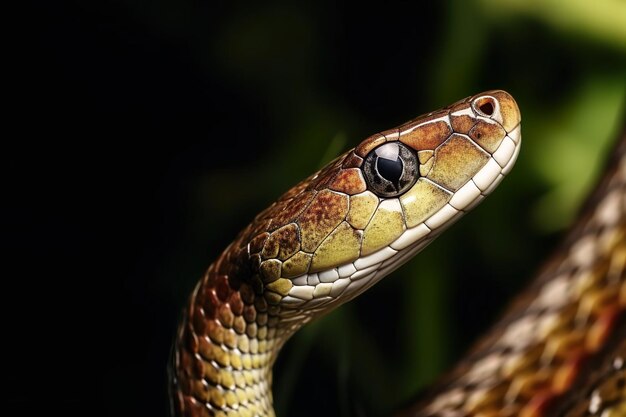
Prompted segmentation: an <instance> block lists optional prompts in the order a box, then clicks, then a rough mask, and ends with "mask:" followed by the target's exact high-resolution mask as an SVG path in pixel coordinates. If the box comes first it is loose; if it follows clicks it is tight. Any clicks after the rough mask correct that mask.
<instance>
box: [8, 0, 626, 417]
mask: <svg viewBox="0 0 626 417" xmlns="http://www.w3.org/2000/svg"><path fill="white" fill-rule="evenodd" d="M27 4H28V10H26V11H25V13H24V16H25V25H26V26H22V25H20V28H19V29H17V30H16V31H14V32H13V34H14V36H15V37H16V39H17V40H18V42H19V43H18V47H17V48H15V49H16V52H17V55H16V59H15V60H14V61H13V62H14V63H17V71H16V74H17V75H16V76H15V77H14V78H11V80H12V81H13V87H15V93H16V94H15V96H14V98H13V99H12V103H13V106H12V107H13V112H14V113H13V114H12V116H14V117H13V119H14V121H17V125H19V126H20V129H21V130H20V133H18V134H16V137H15V140H14V141H12V142H11V145H9V146H10V148H9V149H8V150H7V151H6V155H11V156H12V157H11V158H8V159H9V161H8V162H7V163H6V164H5V165H4V168H5V169H7V175H8V177H9V178H13V179H15V178H17V179H18V180H17V181H11V184H10V185H9V188H8V190H9V191H8V192H9V195H11V192H14V193H15V197H14V198H11V199H10V200H11V203H10V204H9V205H8V210H9V211H8V214H6V215H5V216H3V218H4V220H6V224H4V225H3V227H4V230H5V231H6V232H5V237H8V239H7V242H8V243H6V244H5V246H4V249H5V254H7V255H8V257H9V258H12V261H13V262H15V263H16V265H15V268H16V270H18V271H22V272H20V273H18V275H17V276H18V277H19V276H23V275H31V274H24V273H23V271H24V266H25V265H34V266H35V268H37V269H39V268H42V269H43V270H44V271H46V273H45V274H43V277H42V276H41V275H42V274H39V273H37V274H34V275H37V276H38V277H39V278H38V280H37V282H39V281H41V282H39V284H40V285H39V286H35V287H36V288H38V290H37V291H34V294H33V291H32V288H31V285H32V284H31V282H32V281H31V280H29V279H26V278H25V279H23V280H22V279H15V280H14V283H13V285H14V286H15V289H14V292H12V293H16V294H19V293H23V292H25V293H27V294H32V297H34V300H35V301H36V302H35V303H34V304H35V305H39V306H45V308H41V309H25V310H23V309H9V310H8V311H9V313H15V312H16V311H21V312H20V313H19V314H18V316H20V318H21V320H18V321H13V320H12V321H11V322H12V324H10V326H11V327H9V328H8V330H7V332H8V334H12V335H13V337H12V340H16V341H17V342H16V343H12V344H11V346H10V349H12V350H11V355H12V356H11V357H14V358H17V359H16V360H15V361H14V363H13V365H12V367H11V368H10V375H12V376H11V378H12V380H13V381H14V383H13V384H12V387H13V388H12V389H10V390H9V404H12V405H14V406H16V408H19V409H20V410H21V411H24V410H25V409H26V408H28V407H26V404H29V407H30V406H31V405H32V404H33V401H34V404H35V405H36V406H35V409H39V408H38V407H44V406H47V407H52V408H62V409H63V410H65V412H66V415H84V413H85V412H88V414H91V415H94V414H102V415H111V416H113V415H116V416H118V415H135V416H136V415H153V416H154V415H157V416H159V415H166V389H165V387H166V384H165V364H166V361H167V356H168V352H169V345H170V341H171V337H172V335H173V332H174V328H175V324H176V320H177V318H178V314H179V311H180V309H181V308H182V306H183V304H184V301H185V299H186V297H187V295H188V293H189V291H190V290H191V288H192V286H193V285H194V283H195V282H196V280H197V279H198V277H199V276H200V275H201V274H202V272H203V271H204V269H205V268H206V267H207V266H208V264H209V263H210V262H211V261H212V260H213V259H214V258H215V257H216V256H217V255H218V254H219V252H220V251H221V249H222V248H224V247H225V246H226V244H228V242H229V241H230V240H231V239H232V238H233V237H234V236H235V234H236V233H237V232H238V230H240V229H241V228H242V227H244V226H245V224H246V223H247V222H248V221H249V220H250V219H251V218H252V217H253V216H254V215H255V213H257V212H259V211H260V210H261V209H263V208H264V207H265V206H267V205H268V204H270V203H271V202H272V201H273V199H275V198H276V197H277V196H279V195H280V194H281V193H282V192H283V191H285V190H286V189H288V188H289V187H290V186H291V185H293V184H294V183H295V182H297V181H298V180H300V179H301V178H303V177H305V176H307V175H308V174H310V173H311V172H313V171H314V170H316V169H317V168H319V167H321V166H323V165H324V164H325V163H326V162H328V161H330V160H331V159H332V158H333V157H334V156H336V155H337V154H338V153H340V152H342V151H344V150H345V149H348V148H350V147H352V146H354V145H355V144H357V143H358V142H359V141H360V140H362V139H363V138H365V137H367V136H369V135H370V134H372V133H375V132H377V131H380V130H383V129H386V128H390V127H393V126H395V125H398V124H400V123H402V122H404V121H406V120H408V119H410V118H413V117H415V116H416V115H418V114H421V113H426V112H428V111H431V110H434V109H436V108H439V107H442V106H444V105H447V104H449V103H451V102H453V101H456V100H458V99H460V98H463V97H466V96H469V95H471V94H474V93H477V92H480V91H482V90H487V89H494V88H501V89H505V90H507V91H508V92H510V93H511V94H513V96H514V97H515V98H516V99H517V100H518V103H519V106H520V109H521V111H522V120H523V122H522V135H523V147H522V152H521V154H520V157H519V160H518V162H517V166H516V168H515V169H514V170H513V172H512V173H511V174H510V176H509V177H508V178H507V179H506V180H505V181H504V182H503V183H502V185H501V186H500V188H499V189H498V190H497V191H496V192H495V193H494V194H493V195H492V196H491V197H490V198H488V199H487V200H486V201H485V202H484V203H483V204H482V205H481V206H479V208H478V209H477V210H475V211H474V212H472V213H471V214H469V215H468V216H466V217H465V218H464V219H463V220H461V221H460V222H459V223H458V224H457V225H456V226H455V227H454V228H452V229H451V230H450V231H449V232H447V233H446V234H445V235H444V236H442V237H441V238H439V239H438V240H437V241H436V242H435V243H433V244H432V245H431V246H430V247H428V248H427V249H426V250H425V251H424V252H422V253H421V254H420V255H419V256H417V257H416V258H415V259H414V260H412V261H411V262H410V263H408V264H407V265H405V266H404V267H402V268H400V269H399V270H398V271H397V272H395V273H394V274H392V276H390V277H389V278H387V279H385V280H383V281H382V282H381V283H380V284H378V285H377V286H376V287H374V288H373V289H371V290H370V291H369V292H368V293H366V294H364V295H362V296H361V297H359V298H358V299H356V300H355V301H354V302H351V303H350V304H349V305H346V306H343V307H342V308H340V309H339V310H337V311H335V312H333V313H332V314H330V315H328V316H327V317H325V318H323V319H322V320H320V321H319V322H316V323H314V324H312V325H310V326H307V328H305V329H304V330H303V331H301V332H300V333H298V334H297V335H296V336H295V337H294V338H293V340H291V341H290V342H289V343H288V345H287V346H286V348H285V349H284V352H283V354H282V355H281V357H280V358H279V361H278V364H277V366H276V375H275V388H274V395H275V403H276V408H277V411H278V415H279V416H288V415H291V416H294V415H297V416H319V415H329V416H341V417H345V416H379V415H385V414H387V413H389V412H390V411H392V410H394V409H397V408H398V407H399V406H401V405H403V404H406V403H407V402H408V401H410V400H411V399H412V398H414V397H415V396H416V395H417V394H418V393H419V391H420V389H422V388H423V387H425V386H426V385H428V384H429V383H431V382H432V381H433V380H434V379H435V378H436V377H437V375H439V374H441V372H442V371H444V370H445V369H446V368H447V367H449V366H450V365H451V364H452V363H453V362H454V361H455V360H456V359H458V357H459V356H460V355H461V354H462V353H463V351H464V350H465V349H467V348H468V346H469V345H470V344H471V342H472V341H473V340H475V339H476V337H477V336H478V335H479V334H480V332H481V331H483V330H485V329H486V328H487V327H488V326H489V324H490V323H492V322H493V320H495V318H497V315H498V313H499V312H500V311H501V310H502V309H503V307H504V306H505V305H506V304H507V302H508V301H509V300H510V299H511V297H512V296H513V295H514V294H515V293H516V292H518V291H519V290H520V289H521V288H522V287H523V286H524V283H525V282H528V280H529V279H530V278H531V277H532V273H533V271H535V270H536V269H537V267H538V266H539V265H540V263H541V260H542V259H544V258H545V257H546V256H547V255H548V254H549V252H550V249H551V248H552V247H554V245H555V243H556V242H557V241H558V238H559V236H560V235H561V233H562V231H563V230H565V229H566V228H567V226H568V224H570V222H571V220H572V219H573V218H574V215H575V212H576V210H577V207H578V206H579V205H580V203H581V201H582V200H583V198H584V196H585V194H586V193H587V192H588V191H589V189H590V187H591V186H592V185H593V183H594V181H595V180H596V179H597V177H598V175H599V173H600V172H601V169H602V162H603V160H604V158H605V157H606V155H607V152H608V151H609V150H610V146H611V141H612V139H613V138H615V137H616V135H617V133H618V131H619V130H620V128H621V126H622V123H623V122H624V112H625V111H624V105H625V100H626V3H625V2H623V1H617V0H602V1H595V2H589V1H582V0H552V1H521V0H517V1H516V0H501V1H495V0H472V1H469V0H464V1H461V0H451V1H445V2H430V3H426V4H422V5H420V4H417V2H408V1H406V2H385V4H384V5H383V4H382V3H381V4H376V5H366V4H363V3H362V4H359V5H350V4H347V3H337V2H331V1H317V2H311V3H300V4H295V3H292V2H286V1H266V2H262V3H261V2H243V3H242V2H237V3H236V4H235V3H232V4H231V3H228V2H204V1H199V0H195V1H191V0H188V1H173V0H154V1H151V2H140V1H131V0H126V1H122V0H118V1H111V2H102V3H99V2H78V1H76V2H72V1H66V2H61V3H49V2H41V3H33V4H30V3H27ZM5 178H6V176H5ZM33 254H35V255H34V257H33ZM51 294H54V297H53V296H52V295H51ZM42 310H43V311H45V312H46V314H45V315H44V316H45V317H46V320H43V321H42V316H41V315H42ZM33 322H36V323H41V324H40V325H39V326H38V329H37V332H35V333H36V334H38V335H39V336H41V337H37V338H35V339H36V340H34V339H33V333H32V332H31V328H30V326H27V325H24V324H23V323H33ZM42 339H43V340H45V342H44V343H43V345H42V344H41V340H42ZM32 342H36V343H32ZM42 349H43V352H45V355H44V357H46V358H52V359H51V360H46V361H45V362H44V363H45V366H43V369H42V366H41V365H40V364H39V363H38V361H33V360H32V358H33V357H39V356H40V355H41V354H42ZM14 368H15V369H14ZM33 375H34V376H35V378H33ZM41 378H43V380H44V381H46V384H44V386H45V388H42V387H41V386H38V388H36V389H34V388H32V384H33V381H39V382H41ZM77 381H78V382H77Z"/></svg>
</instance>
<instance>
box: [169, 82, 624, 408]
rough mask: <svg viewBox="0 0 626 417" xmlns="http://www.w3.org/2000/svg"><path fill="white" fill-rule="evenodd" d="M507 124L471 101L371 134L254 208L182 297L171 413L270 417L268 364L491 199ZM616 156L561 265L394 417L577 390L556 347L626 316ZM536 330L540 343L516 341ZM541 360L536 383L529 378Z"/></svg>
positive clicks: (503, 98)
mask: <svg viewBox="0 0 626 417" xmlns="http://www.w3.org/2000/svg"><path fill="white" fill-rule="evenodd" d="M520 120H521V117H520V113H519V110H518V107H517V104H516V103H515V101H514V99H513V98H512V97H511V96H510V95H509V94H507V93H506V92H503V91H489V92H485V93H482V94H478V95H475V96H472V97H469V98H467V99H464V100H461V101H459V102H457V103H454V104H452V105H450V106H448V107H446V108H443V109H441V110H438V111H435V112H431V113H428V114H426V115H423V116H420V117H417V118H415V119H413V120H411V121H409V122H407V123H404V124H403V125H401V126H399V127H397V128H394V129H389V130H386V131H383V132H380V133H377V134H375V135H372V136H370V137H368V138H367V139H365V140H364V141H363V142H361V143H360V144H359V145H358V146H357V147H355V148H354V149H351V150H349V151H348V152H346V153H344V154H343V155H341V156H340V157H338V158H337V159H335V160H334V161H332V162H331V163H330V164H328V165H327V166H326V167H324V168H323V169H322V170H320V171H319V172H317V173H316V174H314V175H312V176H310V177H309V178H307V179H305V180H304V181H302V182H300V183H299V184H297V185H296V186H295V187H293V188H292V189H291V190H289V191H288V192H287V193H285V194H284V195H283V196H281V197H280V198H279V199H278V200H277V201H276V202H275V203H274V204H272V205H271V206H270V207H269V208H267V209H266V210H265V211H263V212H261V213H260V214H259V215H258V216H257V217H256V218H255V219H254V220H253V221H252V222H251V223H250V224H249V225H248V226H247V227H246V228H245V229H244V230H243V231H242V232H241V233H240V234H239V235H238V236H237V237H236V238H235V240H234V241H233V242H232V243H231V244H230V245H229V246H228V247H227V248H226V249H225V250H224V252H223V253H222V254H221V255H220V256H219V257H218V259H217V260H216V261H215V262H214V263H213V264H212V265H211V266H210V267H209V268H208V270H207V272H206V274H205V275H204V277H203V278H202V279H201V280H200V282H199V283H198V284H197V286H196V287H195V289H194V291H193V293H192V295H191V297H190V300H189V303H188V306H187V309H186V311H185V314H184V317H183V320H182V322H181V325H180V327H179V331H178V334H177V339H176V343H175V350H174V355H173V364H172V379H171V388H172V389H171V397H172V405H173V411H174V413H175V414H176V415H179V416H273V415H274V411H273V407H272V402H273V401H272V393H271V382H272V365H273V363H274V361H275V360H276V357H277V355H278V353H279V351H280V349H281V347H282V346H283V345H284V343H285V342H286V341H287V340H288V338H289V337H290V336H291V335H293V334H294V333H295V332H296V331H297V330H298V329H299V328H300V327H302V326H303V325H304V324H306V323H307V322H309V321H311V320H312V319H314V318H316V317H318V316H320V315H322V314H325V313H327V312H329V311H331V310H332V309H334V308H336V307H337V306H339V305H341V304H342V303H344V302H346V301H349V300H350V299H352V298H354V297H355V296H357V295H358V294H360V293H362V292H363V291H365V290H366V289H367V288H369V287H371V286H372V285H374V284H375V283H376V282H378V281H379V280H380V279H382V278H383V277H384V276H386V275H388V274H389V273H390V272H391V271H393V270H394V269H396V268H397V267H398V266H400V265H401V264H403V263H404V262H406V261H407V260H408V259H410V258H411V257H412V256H413V255H415V254H416V253H417V252H419V251H420V250H421V249H423V248H424V247H425V246H426V245H428V244H429V243H430V242H431V241H432V240H433V239H434V238H435V237H436V236H438V235H439V234H440V233H441V232H442V231H443V230H444V229H445V228H447V227H448V226H450V225H451V224H452V223H453V222H454V221H456V220H457V219H458V218H459V217H460V216H462V215H463V214H464V213H465V212H467V211H469V210H470V209H471V208H473V207H474V206H476V205H477V204H478V203H479V202H480V201H481V200H482V199H483V198H484V197H485V196H486V195H488V194H489V193H490V192H492V191H493V189H495V188H496V186H497V185H498V184H499V183H500V181H501V180H502V179H503V177H504V175H506V174H507V173H508V172H509V171H510V170H511V168H512V166H513V164H514V162H515V159H516V157H517V154H518V152H519V149H520V142H521V136H520ZM623 160H624V158H622V162H620V163H616V164H615V165H616V168H614V170H613V171H614V174H613V176H612V177H611V178H612V179H609V180H607V181H606V184H608V185H605V186H606V187H608V190H609V191H607V190H604V191H605V192H604V194H603V195H602V198H600V200H601V201H600V202H599V205H598V206H597V207H598V208H597V209H596V210H595V211H592V212H591V214H589V215H588V220H587V221H586V222H582V223H581V224H582V226H580V228H581V229H580V230H578V231H577V232H575V235H574V236H575V239H574V238H572V239H570V240H571V241H570V242H569V244H566V245H565V246H564V249H563V251H562V255H560V257H558V256H557V257H556V258H554V259H556V260H555V261H554V262H553V264H550V265H548V266H547V267H546V269H545V272H544V273H543V274H542V275H540V277H539V279H538V280H537V283H536V284H535V285H534V286H533V288H532V289H531V290H530V292H529V293H528V295H527V296H525V297H524V298H522V299H520V300H519V301H518V302H517V303H516V304H515V307H513V309H512V310H511V312H510V313H509V314H508V315H506V316H505V318H504V319H503V321H502V322H500V324H498V325H497V326H496V328H495V330H494V331H493V332H492V333H491V336H489V337H488V338H487V339H486V340H484V341H483V342H481V343H480V344H479V346H477V347H476V348H475V349H474V351H473V353H472V354H471V356H470V357H469V358H470V359H468V360H467V361H466V362H465V363H464V364H462V365H460V367H459V368H457V369H456V370H455V371H453V372H452V373H451V374H450V377H449V378H448V379H446V380H444V381H443V382H442V383H440V384H439V385H438V388H436V389H435V391H433V392H432V393H431V395H430V396H429V401H427V402H425V403H422V404H421V405H419V406H418V407H414V408H410V409H408V410H407V411H406V413H407V415H419V416H451V417H452V416H466V415H475V416H485V417H486V416H505V415H507V416H508V415H510V416H513V415H522V414H519V413H528V412H530V411H532V410H531V409H530V408H528V407H529V405H528V404H529V403H528V402H527V400H528V399H529V398H530V400H531V402H532V401H534V402H533V403H532V404H536V403H537V402H538V401H539V400H537V398H539V397H537V396H538V395H539V393H543V394H545V395H544V397H546V398H547V400H546V401H544V403H545V404H547V403H548V402H549V401H548V400H551V399H553V398H556V397H557V396H558V394H560V393H562V392H564V391H565V390H566V389H569V388H572V389H574V388H575V387H574V383H573V382H572V381H574V379H575V378H574V377H575V376H576V374H577V372H578V371H579V368H580V367H578V368H577V367H572V366H570V367H569V368H568V364H569V363H570V362H571V360H570V359H571V358H575V356H571V355H570V356H568V355H569V353H568V352H570V350H571V349H569V347H571V346H572V345H576V344H577V343H578V344H580V343H583V342H584V347H583V348H582V349H578V350H576V352H578V354H579V357H580V358H582V357H583V356H584V355H585V354H586V355H589V354H591V353H593V352H595V351H597V350H600V349H601V348H603V347H605V346H606V343H604V342H605V341H606V340H608V336H607V335H608V334H611V331H612V329H613V328H614V327H615V326H616V325H615V323H617V322H619V311H620V308H621V307H623V306H624V304H626V302H625V301H624V299H626V290H625V289H624V257H625V256H626V245H625V244H624V240H625V239H624V229H625V228H624V215H623V213H624V211H625V210H624V205H625V204H626V203H625V202H624V183H625V182H626V180H625V177H626V174H625V170H626V168H625V166H626V163H625V162H624V161H623ZM615 213H618V214H617V215H616V214H615ZM581 234H582V235H583V238H580V235H581ZM568 245H569V246H568ZM589 248H593V252H592V255H591V254H589V253H588V250H589ZM620 262H621V263H620ZM602 268H604V269H602ZM607 268H608V269H607ZM607 271H609V272H607ZM555 277H562V279H561V278H559V279H557V278H555ZM603 280H608V281H609V282H608V283H607V282H604V281H603ZM608 284H610V285H608ZM570 288H574V290H571V289H570ZM582 293H584V294H582ZM582 295H584V297H582ZM572 303H580V305H581V306H584V307H581V309H582V310H581V311H579V310H580V309H579V310H575V309H574V308H573V307H572V305H573V304H572ZM577 305H578V304H577ZM568 320H569V321H568ZM572 323H573V324H572ZM537 326H540V327H541V329H542V330H541V332H537V333H534V332H533V331H532V330H529V328H533V327H537ZM572 326H575V328H572ZM559 332H560V333H559ZM613 333H614V332H613ZM559 335H560V337H557V336H559ZM524 336H527V337H526V339H524V338H523V337H524ZM553 336H554V337H553ZM524 340H525V341H524ZM553 341H554V342H553ZM507 343H508V344H507ZM539 346H540V347H541V348H544V349H543V350H541V349H540V347H539ZM611 346H613V345H611ZM616 346H617V347H615V352H612V354H613V356H615V357H616V358H618V359H619V357H620V356H619V355H620V352H621V349H623V346H622V345H621V344H620V343H617V342H616ZM546 352H547V353H546ZM609 353H611V352H609ZM616 360H617V359H616ZM579 362H580V361H579ZM538 364H542V365H543V364H548V365H549V366H548V367H547V368H545V367H544V368H545V369H549V371H546V372H544V373H541V374H540V372H538V371H536V370H540V371H542V372H543V370H544V368H542V367H541V366H538ZM498 369H505V370H506V372H504V373H503V374H502V376H500V374H499V373H498V372H495V370H498ZM612 369H613V368H612ZM568 370H570V371H571V372H570V373H569V374H568V372H567V371H568ZM524 371H525V372H524ZM616 372H617V374H616V375H618V376H617V378H618V379H619V378H621V376H620V375H621V374H619V372H621V368H620V369H618V370H617V371H616ZM535 374H537V375H535ZM544 374H545V375H544ZM613 374H615V372H614V373H613ZM613 374H611V373H609V377H608V378H609V379H610V378H612V376H611V375H613ZM495 375H498V376H497V377H494V376H495ZM523 375H526V376H528V375H530V376H528V377H526V379H524V378H522V377H521V376H523ZM533 375H534V376H535V377H534V378H533ZM554 375H558V378H556V377H555V376H554ZM603 375H604V374H603ZM518 376H519V378H518ZM568 376H569V379H568ZM559 378H560V379H559ZM597 378H599V379H602V378H605V377H604V376H602V377H597ZM605 379H606V378H605ZM555 380H556V381H557V382H554V381H555ZM602 380H603V381H604V379H602ZM580 389H582V388H580ZM542 398H543V397H542ZM596 402H597V401H596ZM544 403H541V404H544ZM541 404H540V406H539V407H535V409H537V410H539V411H538V412H542V411H541V410H544V409H546V407H543V406H542V405H541ZM607 404H608V403H607ZM542 407H543V408H542ZM561 407H562V408H563V409H565V408H566V407H567V402H566V401H563V403H562V404H561ZM605 408H606V407H605ZM606 409H607V410H608V409H609V408H606ZM524 415H526V416H532V415H536V416H539V415H541V414H524ZM568 415H569V414H568ZM573 415H576V414H572V416H573ZM598 415H599V414H598ZM603 416H604V415H603ZM604 417H606V416H604Z"/></svg>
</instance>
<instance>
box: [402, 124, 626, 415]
mask: <svg viewBox="0 0 626 417" xmlns="http://www.w3.org/2000/svg"><path fill="white" fill-rule="evenodd" d="M462 123H464V122H462ZM613 156H614V159H613V160H612V161H611V163H610V164H609V168H608V170H607V174H606V176H605V177H604V178H603V179H602V181H601V182H600V184H599V186H598V187H597V190H596V192H595V193H594V194H593V195H592V196H591V198H590V199H589V200H588V202H587V203H586V205H585V207H584V208H583V210H582V215H581V216H580V219H579V221H578V222H577V225H576V226H575V227H574V228H573V229H572V231H571V232H570V233H569V234H568V236H566V238H565V241H564V243H563V244H562V246H561V248H560V249H558V250H557V253H556V254H555V255H554V256H553V257H551V258H550V260H549V261H548V262H547V263H546V265H545V266H544V268H543V269H542V271H541V272H540V273H539V274H538V276H537V278H536V279H535V280H534V281H533V283H531V285H530V286H529V288H528V290H527V291H526V292H524V293H523V294H522V295H521V296H519V297H518V298H517V299H516V300H514V302H513V303H512V305H511V307H510V309H509V311H508V313H506V314H505V315H504V317H503V318H502V319H501V320H500V321H499V322H498V323H497V324H496V325H495V326H494V327H493V328H492V329H491V331H489V332H488V333H487V335H486V336H485V337H484V338H483V339H482V340H480V341H479V342H478V343H477V344H476V346H475V347H474V348H473V349H472V350H471V351H470V353H469V354H468V355H467V356H466V357H465V359H463V360H462V361H461V363H460V364H459V365H457V366H456V368H454V369H453V370H452V371H451V372H450V373H449V374H448V375H447V376H445V377H444V378H443V379H442V380H441V381H440V382H439V383H438V384H437V385H436V386H435V387H434V388H433V389H431V390H430V391H429V392H428V393H427V394H426V397H425V398H427V400H425V401H422V402H419V403H417V404H415V405H413V406H411V407H409V408H407V409H405V410H404V411H402V412H400V413H398V416H403V417H404V416H407V417H408V416H419V417H426V416H429V417H443V416H446V417H457V416H458V417H470V416H473V417H505V416H510V417H548V416H559V417H580V416H601V417H624V416H626V388H625V384H626V381H625V378H626V375H625V372H626V371H625V367H624V361H625V360H626V342H624V340H625V339H626V323H624V321H625V320H626V319H625V315H626V313H625V312H626V132H625V133H624V134H623V135H622V137H621V139H620V140H619V141H618V144H617V148H616V151H615V152H614V153H613ZM611 339H613V340H614V342H615V343H614V346H617V347H614V348H613V349H614V351H612V352H608V353H607V352H604V350H606V349H607V348H606V344H607V341H610V340H611ZM606 357H610V358H612V359H611V360H604V362H603V363H602V366H599V369H594V368H591V369H592V370H591V371H589V366H590V365H588V364H589V363H590V361H591V362H593V363H596V365H597V363H600V362H601V360H602V358H606ZM585 369H587V371H585ZM590 375H591V376H590ZM594 375H595V376H594Z"/></svg>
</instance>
